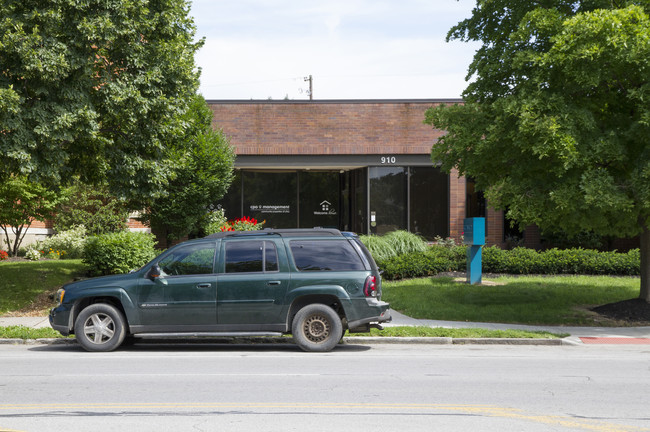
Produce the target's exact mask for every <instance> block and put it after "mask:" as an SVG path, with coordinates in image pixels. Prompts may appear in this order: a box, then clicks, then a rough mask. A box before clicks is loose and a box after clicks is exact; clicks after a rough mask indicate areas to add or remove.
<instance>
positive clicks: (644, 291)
mask: <svg viewBox="0 0 650 432" xmlns="http://www.w3.org/2000/svg"><path fill="white" fill-rule="evenodd" d="M642 227H643V231H642V232H641V292H640V293H639V298H640V299H642V300H645V301H646V302H648V303H650V229H649V228H648V226H647V225H646V224H645V223H643V224H642Z"/></svg>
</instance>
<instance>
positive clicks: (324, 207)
mask: <svg viewBox="0 0 650 432" xmlns="http://www.w3.org/2000/svg"><path fill="white" fill-rule="evenodd" d="M331 205H332V203H331V202H329V201H323V202H322V203H320V209H321V211H324V212H329V211H330V206H331Z"/></svg>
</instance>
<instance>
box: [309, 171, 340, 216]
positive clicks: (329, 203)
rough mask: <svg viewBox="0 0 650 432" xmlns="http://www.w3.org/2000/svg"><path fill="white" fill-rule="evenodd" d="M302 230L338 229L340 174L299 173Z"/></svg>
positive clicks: (332, 172)
mask: <svg viewBox="0 0 650 432" xmlns="http://www.w3.org/2000/svg"><path fill="white" fill-rule="evenodd" d="M299 176H300V177H299V182H300V195H299V197H300V204H299V208H300V225H299V227H300V228H313V227H323V228H338V227H339V218H340V216H341V204H340V193H339V187H340V185H339V173H338V172H337V171H327V172H312V171H303V172H300V173H299Z"/></svg>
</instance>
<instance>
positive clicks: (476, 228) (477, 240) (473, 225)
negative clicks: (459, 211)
mask: <svg viewBox="0 0 650 432" xmlns="http://www.w3.org/2000/svg"><path fill="white" fill-rule="evenodd" d="M463 236H464V240H463V243H465V244H466V245H472V246H483V245H484V244H485V218H483V217H475V218H467V219H465V220H464V221H463Z"/></svg>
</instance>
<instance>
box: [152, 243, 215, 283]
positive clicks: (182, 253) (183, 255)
mask: <svg viewBox="0 0 650 432" xmlns="http://www.w3.org/2000/svg"><path fill="white" fill-rule="evenodd" d="M215 251H216V248H215V245H214V243H202V244H194V245H188V246H185V247H180V248H178V249H175V250H174V252H173V253H171V254H169V255H167V256H166V257H164V258H163V259H161V260H160V262H159V263H158V265H159V266H160V268H161V270H162V271H163V272H165V274H166V275H168V276H176V275H191V274H210V273H213V271H212V267H213V265H214V253H215Z"/></svg>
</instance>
